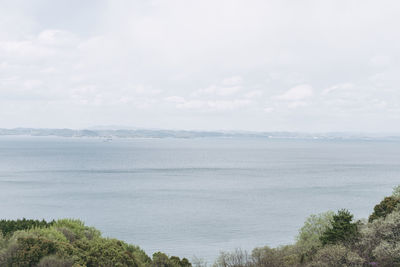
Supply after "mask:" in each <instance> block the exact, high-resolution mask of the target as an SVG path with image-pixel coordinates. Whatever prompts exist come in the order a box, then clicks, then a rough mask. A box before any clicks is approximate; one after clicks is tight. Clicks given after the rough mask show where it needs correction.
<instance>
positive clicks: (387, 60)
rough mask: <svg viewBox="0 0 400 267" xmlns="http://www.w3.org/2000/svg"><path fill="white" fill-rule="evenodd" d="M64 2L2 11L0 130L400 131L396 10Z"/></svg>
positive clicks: (312, 4) (381, 6) (15, 5)
mask: <svg viewBox="0 0 400 267" xmlns="http://www.w3.org/2000/svg"><path fill="white" fill-rule="evenodd" d="M69 5H71V9H62V8H58V9H56V8H55V6H54V5H48V4H46V3H45V2H44V3H42V4H39V5H37V4H33V3H31V2H29V1H22V2H21V1H9V3H7V4H2V5H1V8H0V114H1V115H2V116H0V127H18V126H27V125H30V126H37V127H38V126H45V127H88V126H91V125H99V124H129V125H134V126H140V125H142V126H149V127H161V126H162V125H166V126H168V127H173V128H196V127H197V128H204V129H210V128H212V127H216V128H220V127H224V126H226V127H230V126H233V125H234V126H235V127H237V128H241V129H250V130H252V129H253V130H274V129H281V130H305V131H307V130H339V131H340V130H343V129H349V128H351V129H356V130H360V131H362V130H373V131H375V130H379V131H380V130H382V131H383V130H398V131H400V126H398V125H399V124H398V123H397V122H398V117H399V116H400V115H399V110H400V90H399V89H398V88H399V84H400V78H399V77H400V64H399V62H400V61H399V60H398V59H399V58H400V51H399V49H398V45H397V44H398V43H399V42H400V35H399V34H398V27H397V25H398V24H399V22H400V19H399V17H398V14H397V10H398V9H399V8H400V3H399V2H398V1H392V0H387V1H386V0H384V1H383V2H379V3H378V2H376V1H365V2H363V4H362V5H359V4H357V3H355V2H354V3H353V2H352V3H349V2H348V1H345V0H338V1H331V2H329V3H320V2H319V1H309V2H307V4H306V5H304V4H303V5H302V4H298V3H294V2H293V1H286V0H283V1H261V0H255V1H250V2H249V1H245V0H238V1H211V0H204V1H191V0H188V1H182V0H168V1H166V0H160V1H125V0H122V1H109V2H107V4H106V5H104V4H102V2H98V1H93V2H91V1H89V2H85V3H83V2H79V1H75V2H74V1H73V2H71V3H69ZM82 5H85V7H86V8H81V7H82ZM210 6H212V7H213V8H210ZM71 10H74V12H72V11H71ZM88 10H91V11H90V12H89V11H88ZM221 10H223V12H222V13H221V12H219V11H221ZM344 10H345V11H346V12H343V11H344ZM78 11H79V12H80V13H79V12H78ZM76 12H78V13H79V14H75V13H76ZM46 14H56V15H52V16H47V15H46ZM78 15H79V16H78ZM71 17H74V20H71V19H70V18H71ZM293 85H296V86H293ZM17 107H18V108H17ZM10 110H12V112H11V111H10ZM183 110H184V112H183ZM66 111H67V112H66ZM4 114H6V115H4ZM126 114H130V116H127V115H126ZM210 114H212V116H211V115H210ZM366 114H367V115H366ZM214 115H215V116H214ZM366 116H368V117H366ZM249 118H252V119H251V120H250V119H249ZM366 118H367V119H366ZM166 121H167V122H168V124H165V122H166ZM316 121H317V122H320V123H315V122H316ZM383 122H385V123H383ZM375 125H379V126H380V127H376V126H375Z"/></svg>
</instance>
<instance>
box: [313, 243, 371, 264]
mask: <svg viewBox="0 0 400 267" xmlns="http://www.w3.org/2000/svg"><path fill="white" fill-rule="evenodd" d="M364 263H365V260H364V259H363V258H361V257H360V256H359V255H358V254H357V253H355V252H353V251H351V250H349V249H348V248H347V247H345V246H343V245H329V246H325V247H323V248H322V249H320V250H318V252H317V253H316V254H315V255H314V257H313V261H312V262H311V263H309V264H308V265H307V266H309V267H321V266H325V267H331V266H332V267H339V266H343V267H345V266H354V267H357V266H360V267H362V266H363V264H364Z"/></svg>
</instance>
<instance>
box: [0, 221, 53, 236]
mask: <svg viewBox="0 0 400 267" xmlns="http://www.w3.org/2000/svg"><path fill="white" fill-rule="evenodd" d="M53 224H54V221H51V222H46V221H45V220H41V221H39V220H27V219H25V218H23V219H22V220H21V219H18V220H0V231H1V232H2V233H3V235H4V236H6V235H10V234H12V233H14V232H15V231H18V230H28V229H31V228H35V227H36V228H44V227H50V226H51V225H53Z"/></svg>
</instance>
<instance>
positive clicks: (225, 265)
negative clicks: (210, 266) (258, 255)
mask: <svg viewBox="0 0 400 267" xmlns="http://www.w3.org/2000/svg"><path fill="white" fill-rule="evenodd" d="M239 266H240V267H250V266H253V265H252V261H251V257H250V255H248V253H247V251H243V250H241V249H236V250H235V251H234V252H221V253H220V255H219V257H218V258H217V260H216V261H215V263H214V267H239Z"/></svg>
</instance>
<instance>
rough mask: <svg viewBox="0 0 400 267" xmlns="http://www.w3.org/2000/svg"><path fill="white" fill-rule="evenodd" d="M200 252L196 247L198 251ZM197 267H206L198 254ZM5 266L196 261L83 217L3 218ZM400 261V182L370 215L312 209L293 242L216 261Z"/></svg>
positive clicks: (163, 266) (257, 264)
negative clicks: (109, 234) (128, 239)
mask: <svg viewBox="0 0 400 267" xmlns="http://www.w3.org/2000/svg"><path fill="white" fill-rule="evenodd" d="M194 254H195V252H194ZM193 265H194V266H195V267H204V266H205V265H206V264H204V263H203V262H202V261H201V260H197V259H194V261H193ZM0 266H18V267H20V266H22V267H24V266H29V267H34V266H37V267H45V266H46V267H83V266H87V267H91V266H96V267H97V266H101V267H108V266H110V267H111V266H116V267H118V266H134V267H191V266H192V264H191V263H190V262H189V261H188V260H187V259H185V258H183V259H180V258H179V257H175V256H171V257H169V256H167V255H166V254H164V253H161V252H157V253H154V254H153V255H152V257H151V258H150V257H149V256H148V255H146V253H145V252H144V251H143V250H142V249H140V248H139V247H137V246H133V245H129V244H127V243H125V242H123V241H120V240H117V239H110V238H104V237H102V236H101V234H100V232H99V231H98V230H96V229H95V228H93V227H88V226H85V225H84V224H83V223H82V222H81V221H79V220H71V219H63V220H58V221H51V222H46V221H44V220H42V221H38V220H26V219H22V220H0ZM278 266H279V267H280V266H283V267H285V266H306V267H313V266H382V267H384V266H400V186H399V187H397V188H395V189H394V191H393V194H392V195H391V196H388V197H385V198H384V199H383V200H382V202H381V203H379V204H377V205H376V206H375V208H374V211H373V213H372V214H371V215H370V216H369V218H368V220H359V221H354V220H353V215H352V214H351V213H350V212H349V211H347V210H344V209H343V210H339V211H338V212H336V213H334V212H331V211H329V212H326V213H322V214H318V215H311V216H310V217H309V218H308V219H307V220H306V222H305V224H304V226H303V227H302V228H301V229H300V231H299V235H298V236H297V241H296V243H295V244H293V245H287V246H282V247H278V248H270V247H262V248H256V249H254V250H253V251H252V252H251V253H247V252H246V251H242V250H239V249H238V250H236V251H233V252H223V253H221V254H220V256H219V257H218V259H217V260H216V262H215V263H214V267H278Z"/></svg>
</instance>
